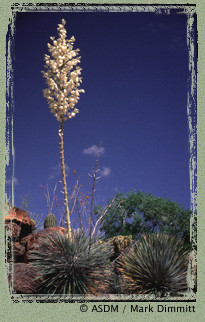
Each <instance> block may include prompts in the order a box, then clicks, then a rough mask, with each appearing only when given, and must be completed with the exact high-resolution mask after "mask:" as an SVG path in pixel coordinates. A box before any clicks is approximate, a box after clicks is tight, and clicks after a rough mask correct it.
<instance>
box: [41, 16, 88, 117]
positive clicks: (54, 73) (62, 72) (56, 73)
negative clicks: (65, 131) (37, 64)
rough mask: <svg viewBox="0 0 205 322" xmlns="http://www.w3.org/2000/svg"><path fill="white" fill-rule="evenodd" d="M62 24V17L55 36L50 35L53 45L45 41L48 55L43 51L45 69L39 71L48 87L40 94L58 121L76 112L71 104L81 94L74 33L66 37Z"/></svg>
mask: <svg viewBox="0 0 205 322" xmlns="http://www.w3.org/2000/svg"><path fill="white" fill-rule="evenodd" d="M65 24H66V21H65V20H64V19H62V22H61V24H59V25H58V28H57V30H58V34H59V38H58V39H55V37H50V39H51V40H52V42H53V45H51V44H49V43H48V51H49V53H50V55H48V54H45V56H44V61H45V66H44V68H45V71H42V73H43V77H44V78H45V80H46V84H47V86H48V88H46V89H44V90H43V95H44V97H45V98H46V99H47V101H48V105H49V108H50V112H51V113H53V114H54V116H55V117H56V118H57V120H58V121H66V120H67V119H70V118H73V117H74V116H75V115H76V114H77V113H79V110H78V109H77V108H75V105H76V104H77V103H78V101H79V99H80V93H85V91H84V90H83V89H79V87H80V84H81V83H82V77H80V75H81V71H82V68H80V67H79V66H77V65H78V64H79V63H80V59H81V57H80V56H79V55H78V52H79V49H78V48H77V49H76V50H74V49H73V45H74V42H75V38H74V36H72V37H71V38H70V39H66V37H67V36H66V34H67V32H66V30H65V27H64V26H65Z"/></svg>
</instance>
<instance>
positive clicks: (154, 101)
mask: <svg viewBox="0 0 205 322" xmlns="http://www.w3.org/2000/svg"><path fill="white" fill-rule="evenodd" d="M62 18H64V19H65V20H66V30H67V36H68V38H70V37H71V36H74V37H75V39H76V41H75V45H74V48H75V49H76V48H79V49H80V56H81V64H80V67H82V77H83V83H82V85H81V88H83V89H84V90H85V94H83V93H81V98H80V101H79V102H78V104H77V106H76V107H77V108H78V109H79V114H77V115H76V116H75V117H74V118H73V119H71V120H68V121H66V122H65V124H64V151H65V162H66V169H67V174H68V177H67V184H68V193H69V195H70V194H71V193H72V191H73V185H74V183H75V175H74V173H73V171H74V170H75V171H76V172H77V175H78V176H80V184H82V188H81V191H82V192H83V193H85V194H86V195H88V196H90V192H91V186H90V185H89V183H90V182H92V180H91V178H90V177H89V176H88V173H90V174H91V173H92V168H93V167H94V166H95V162H96V153H97V151H98V149H97V147H98V146H99V144H100V141H102V153H101V156H100V160H99V168H100V169H101V171H100V175H101V179H100V180H99V182H98V184H97V185H96V193H95V204H96V205H101V206H105V205H106V204H107V201H108V199H110V198H113V196H114V195H115V194H116V193H117V192H124V193H125V194H126V193H128V192H130V191H131V190H136V191H138V190H141V191H143V192H145V193H148V192H150V193H152V194H153V195H154V196H157V197H163V198H169V199H171V200H172V201H174V202H178V203H180V204H181V205H182V206H184V207H185V208H190V202H191V201H190V178H189V145H188V138H189V132H188V121H187V88H188V77H189V72H188V48H187V29H186V22H187V16H186V15H185V14H169V15H167V14H155V13H131V12H129V13H124V12H120V13H104V12H101V13H94V12H85V13H79V12H75V13H72V12H70V13H69V12H61V13H59V12H49V13H47V12H44V13H43V12H42V13H40V12H35V13H34V12H31V13H17V20H16V24H15V25H16V33H15V44H14V45H15V47H14V50H15V62H14V103H15V106H14V114H13V119H14V125H13V136H14V139H13V141H14V150H15V161H14V202H15V206H16V207H20V208H21V196H25V195H29V196H30V197H31V198H32V202H31V204H30V211H31V212H32V213H36V214H39V215H43V218H45V216H46V215H47V206H46V200H45V197H44V195H43V191H42V186H45V185H46V184H48V187H49V190H50V193H51V194H52V191H53V188H54V185H55V183H56V182H58V187H57V189H56V196H57V198H58V203H59V205H60V206H61V205H62V202H63V195H62V193H61V192H60V191H62V185H61V183H59V180H61V171H60V167H59V165H60V150H59V136H58V128H59V122H58V121H57V120H56V118H55V117H54V116H53V115H52V114H51V113H50V110H49V108H48V104H47V101H46V99H45V98H44V96H43V93H42V90H43V89H44V88H46V85H45V80H44V79H43V75H42V73H41V71H42V70H44V54H48V49H47V43H48V42H49V43H51V40H50V36H55V37H57V36H58V34H57V25H58V24H59V23H61V20H62ZM53 213H54V214H55V215H56V216H57V220H58V222H59V219H60V215H59V212H58V209H57V208H56V206H55V205H54V207H53ZM73 219H74V218H71V220H73Z"/></svg>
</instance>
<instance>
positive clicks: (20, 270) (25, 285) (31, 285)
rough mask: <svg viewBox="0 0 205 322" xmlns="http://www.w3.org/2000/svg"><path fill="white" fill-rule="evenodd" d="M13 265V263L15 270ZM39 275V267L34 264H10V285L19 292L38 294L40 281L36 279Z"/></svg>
mask: <svg viewBox="0 0 205 322" xmlns="http://www.w3.org/2000/svg"><path fill="white" fill-rule="evenodd" d="M11 265H13V272H12V268H11ZM36 277H37V269H36V268H34V267H33V266H32V265H29V264H24V263H13V264H10V273H9V276H8V280H9V286H10V287H12V288H13V289H14V291H15V293H17V294H37V293H38V291H37V287H38V285H39V283H40V282H39V281H34V278H36Z"/></svg>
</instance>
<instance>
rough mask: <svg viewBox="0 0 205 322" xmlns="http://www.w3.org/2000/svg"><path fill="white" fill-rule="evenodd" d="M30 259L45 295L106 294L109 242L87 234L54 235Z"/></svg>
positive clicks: (40, 289) (47, 238)
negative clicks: (102, 241)
mask: <svg viewBox="0 0 205 322" xmlns="http://www.w3.org/2000/svg"><path fill="white" fill-rule="evenodd" d="M41 243H42V246H41V247H40V248H39V249H37V250H35V251H33V252H32V254H31V255H30V258H29V260H30V261H31V263H32V265H34V266H35V267H37V269H38V271H39V276H38V278H37V279H40V280H41V283H40V286H39V293H43V294H54V293H58V294H98V293H103V292H105V291H106V287H107V281H106V280H107V259H108V258H109V257H110V256H111V247H110V246H109V244H108V243H106V245H105V244H104V243H100V242H98V240H97V239H92V241H91V244H89V243H90V239H89V237H88V236H87V234H86V232H85V231H82V230H79V231H73V233H72V238H71V239H70V238H68V237H67V236H66V235H63V234H62V233H60V232H57V231H56V232H53V234H52V235H48V236H47V237H46V238H44V239H42V240H41Z"/></svg>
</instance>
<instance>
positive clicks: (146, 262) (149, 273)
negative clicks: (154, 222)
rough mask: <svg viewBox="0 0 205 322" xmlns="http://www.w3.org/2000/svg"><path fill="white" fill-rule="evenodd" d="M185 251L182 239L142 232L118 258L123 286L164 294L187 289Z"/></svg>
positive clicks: (134, 290) (131, 289)
mask: <svg viewBox="0 0 205 322" xmlns="http://www.w3.org/2000/svg"><path fill="white" fill-rule="evenodd" d="M187 264H188V263H187V252H186V251H185V249H184V246H183V243H182V242H181V241H179V240H177V239H176V238H175V237H172V236H167V235H164V234H162V233H159V234H153V235H145V236H142V237H141V239H140V240H139V241H138V242H137V243H136V244H135V246H133V247H132V248H131V249H130V250H129V251H128V252H127V253H126V252H125V253H124V254H123V255H122V256H121V257H120V258H119V260H118V261H117V269H118V272H119V274H120V275H121V276H122V279H123V284H124V289H125V290H126V291H127V290H128V291H129V292H130V293H141V294H145V293H153V294H155V295H160V296H164V295H166V294H170V295H174V294H177V293H179V292H180V293H183V292H185V291H187V267H188V266H187Z"/></svg>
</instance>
